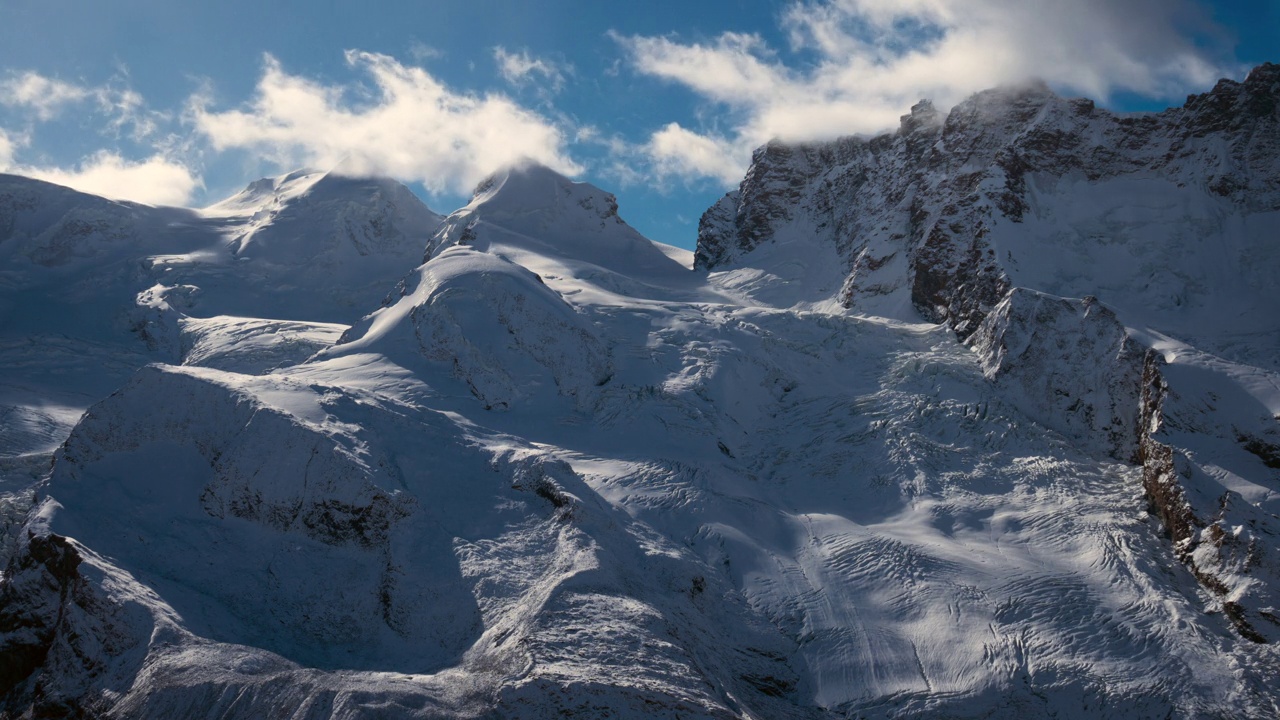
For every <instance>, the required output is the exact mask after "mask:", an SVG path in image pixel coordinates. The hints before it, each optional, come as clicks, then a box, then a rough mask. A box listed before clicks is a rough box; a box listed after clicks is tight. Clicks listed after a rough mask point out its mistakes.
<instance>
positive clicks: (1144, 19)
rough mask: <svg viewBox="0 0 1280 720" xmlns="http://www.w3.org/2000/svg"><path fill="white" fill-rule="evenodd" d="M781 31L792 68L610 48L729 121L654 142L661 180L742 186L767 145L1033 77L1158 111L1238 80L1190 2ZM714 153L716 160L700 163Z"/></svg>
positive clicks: (703, 48) (772, 62) (1067, 6)
mask: <svg viewBox="0 0 1280 720" xmlns="http://www.w3.org/2000/svg"><path fill="white" fill-rule="evenodd" d="M783 28H784V29H785V30H786V31H787V33H788V36H789V39H790V42H791V48H790V49H791V51H792V52H793V53H795V54H796V60H795V61H794V62H792V63H791V64H788V63H785V62H783V61H782V60H781V59H779V57H778V56H777V55H776V54H775V53H774V52H773V50H772V49H771V48H769V47H767V46H766V44H765V43H764V41H763V40H761V39H760V38H759V37H758V36H755V35H742V34H737V33H725V34H723V35H721V36H719V37H718V38H715V39H714V40H712V41H710V42H701V43H681V42H678V41H676V40H674V39H671V38H668V37H617V36H615V38H616V39H617V40H618V42H619V43H620V44H621V45H622V46H623V47H624V48H625V49H626V51H627V52H628V55H629V57H630V60H631V62H632V64H633V66H634V67H635V68H636V69H637V70H638V71H640V72H641V73H644V74H647V75H651V76H654V77H659V78H663V79H667V80H670V81H673V82H675V83H678V84H681V85H684V86H686V87H688V88H690V89H691V90H693V91H694V92H695V93H697V94H698V95H700V96H702V97H703V98H704V99H706V100H708V101H712V102H714V103H716V104H719V105H722V106H724V107H726V108H727V109H728V110H729V113H728V115H727V120H728V123H729V124H730V125H731V127H730V128H729V130H730V131H729V132H728V133H724V132H723V131H721V133H720V134H708V133H704V134H699V133H695V132H694V131H692V130H688V129H685V128H680V127H678V126H672V125H668V126H666V127H664V128H662V129H661V130H659V131H657V132H655V133H654V134H653V135H652V137H651V138H650V142H649V143H648V145H647V148H648V154H649V157H650V160H651V161H652V162H653V163H654V166H655V169H656V170H657V171H659V172H667V173H679V172H682V171H683V173H684V174H686V175H687V176H704V177H712V178H719V179H721V180H725V179H727V178H729V177H731V176H736V177H741V174H742V171H743V170H745V168H746V165H747V163H748V162H749V159H750V151H751V149H752V148H754V147H756V146H758V145H760V144H762V143H764V142H767V141H768V140H770V139H772V138H775V137H780V138H783V139H787V140H813V139H822V138H830V137H835V136H838V135H847V134H851V133H872V132H879V131H883V130H887V129H891V128H893V127H895V126H896V124H897V119H898V117H899V116H900V115H902V114H903V113H905V112H906V110H907V109H908V108H909V107H910V106H911V105H912V104H913V103H914V102H915V101H916V100H919V99H920V98H926V97H927V98H930V99H932V100H934V101H935V103H936V104H938V105H939V106H940V107H942V108H947V107H950V106H951V105H953V104H954V103H956V102H958V101H959V100H960V99H962V98H963V97H965V96H966V95H968V94H970V93H972V92H974V91H976V90H980V89H983V88H987V87H991V86H994V85H998V84H1002V83H1011V82H1018V81H1021V80H1025V79H1027V78H1031V77H1037V78H1041V79H1044V80H1046V81H1048V82H1050V83H1051V84H1054V85H1056V86H1058V87H1062V88H1064V89H1065V90H1066V91H1068V92H1075V93H1083V94H1087V95H1090V96H1093V97H1098V98H1101V99H1104V100H1105V99H1106V98H1107V97H1109V96H1110V95H1112V94H1114V93H1116V92H1118V91H1128V92H1134V93H1138V94H1141V95H1145V96H1149V97H1160V98H1164V97H1172V96H1176V95H1179V94H1182V93H1185V92H1187V91H1188V90H1193V89H1199V88H1207V87H1208V86H1210V85H1211V84H1212V82H1213V81H1214V80H1215V79H1216V78H1217V77H1219V76H1221V75H1222V74H1223V73H1224V72H1230V71H1232V70H1234V68H1225V69H1224V68H1223V67H1221V66H1220V65H1218V64H1216V63H1214V62H1213V61H1212V60H1211V59H1210V57H1209V55H1208V53H1207V52H1206V51H1205V50H1204V49H1203V46H1205V45H1212V44H1213V41H1214V38H1213V37H1212V35H1213V33H1214V32H1216V31H1215V30H1214V26H1213V25H1212V23H1211V22H1210V21H1209V19H1208V17H1207V16H1206V15H1204V13H1202V12H1201V11H1200V10H1199V9H1198V7H1197V6H1196V5H1195V4H1193V0H1126V1H1124V2H1116V1H1115V0H1073V1H1072V2H1060V1H1059V0H826V1H824V2H796V3H793V4H792V5H790V6H789V7H788V9H787V10H786V11H785V12H784V13H783ZM1197 36H1199V38H1197ZM1197 39H1199V40H1201V41H1204V40H1207V41H1208V42H1200V43H1197ZM718 120H719V121H720V122H722V123H723V122H725V120H726V118H725V117H720V118H718ZM715 148H718V149H719V152H720V153H721V155H720V157H719V159H713V158H712V157H711V156H710V155H709V154H708V153H711V152H713V150H714V149H715ZM680 152H687V153H689V156H688V157H687V158H684V159H681V158H679V157H678V153H680ZM726 164H731V165H733V166H734V167H736V168H737V172H736V173H734V174H733V175H731V174H730V173H728V172H727V171H726V170H725V167H726Z"/></svg>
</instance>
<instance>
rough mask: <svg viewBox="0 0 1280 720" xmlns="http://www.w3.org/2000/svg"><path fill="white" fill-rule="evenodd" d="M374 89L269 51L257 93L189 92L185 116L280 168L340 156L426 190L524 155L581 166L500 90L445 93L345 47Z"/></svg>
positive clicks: (217, 140) (413, 70) (453, 187)
mask: <svg viewBox="0 0 1280 720" xmlns="http://www.w3.org/2000/svg"><path fill="white" fill-rule="evenodd" d="M346 57H347V62H348V64H350V65H351V66H352V67H355V68H358V69H360V70H362V71H364V72H366V73H368V74H369V75H370V76H371V77H372V78H373V81H374V83H375V85H376V88H377V89H376V93H374V94H373V95H372V96H368V94H367V93H366V97H364V98H363V99H364V102H363V103H361V102H353V101H351V100H350V99H349V97H352V96H357V95H358V93H357V92H355V90H354V89H352V88H347V87H343V86H337V85H324V84H320V83H317V82H313V81H311V80H307V79H305V78H301V77H298V76H295V75H290V74H288V73H287V72H285V71H284V70H283V69H282V68H281V66H280V64H279V63H278V62H277V61H276V60H275V59H274V58H272V57H270V56H268V57H267V59H266V68H265V70H264V72H263V75H262V78H261V79H260V80H259V82H258V86H257V91H256V94H255V96H254V98H253V99H252V100H251V101H250V102H249V103H248V104H247V105H246V106H245V107H244V108H242V109H239V110H229V111H226V112H217V111H214V110H210V109H209V101H208V99H207V98H203V97H196V98H193V100H192V102H191V105H190V109H189V116H190V119H191V120H192V121H193V123H194V124H195V127H196V129H197V130H198V132H200V133H202V134H203V135H204V136H205V137H207V138H208V139H209V141H210V142H211V143H212V145H213V147H214V149H216V150H225V149H228V148H238V149H245V150H251V151H253V152H256V153H259V154H261V155H262V156H264V157H265V158H267V159H269V160H270V161H272V162H275V163H277V164H279V165H281V166H284V167H297V166H301V165H312V166H320V167H332V166H335V165H338V164H340V163H341V164H342V165H343V166H344V167H346V168H350V169H351V170H352V171H355V172H377V173H385V174H388V175H392V176H394V177H397V178H400V179H402V180H407V181H417V182H421V183H422V184H423V185H424V186H426V187H427V188H428V189H429V190H431V191H433V192H440V191H456V192H468V191H470V189H471V188H472V187H474V185H475V184H476V183H477V182H478V181H479V180H481V179H483V178H484V177H485V176H486V175H488V174H489V173H491V172H493V171H494V170H496V169H498V168H499V167H501V166H502V165H505V164H508V163H512V162H516V161H519V160H520V159H522V158H529V159H532V160H536V161H538V162H541V163H544V164H546V165H548V166H549V167H552V168H555V169H556V170H559V171H561V172H564V173H567V174H577V173H579V172H581V170H582V168H581V167H580V166H579V165H578V164H577V163H576V162H574V161H573V160H572V159H571V158H570V157H569V155H568V153H567V151H566V149H565V145H566V142H567V141H566V135H565V132H564V131H562V130H561V128H559V127H557V126H556V125H555V124H554V123H552V122H551V121H549V120H547V119H546V118H544V117H542V116H541V115H539V114H537V113H535V112H533V111H531V110H528V109H526V108H524V107H521V106H520V105H518V104H516V103H515V102H514V101H512V100H511V99H510V98H507V97H505V96H503V95H500V94H491V95H484V96H478V95H472V94H465V93H458V92H454V91H451V90H450V89H449V88H447V87H445V86H444V85H443V84H441V83H440V82H439V81H438V80H436V79H435V78H434V77H432V76H431V75H430V74H429V73H428V72H427V71H426V70H423V69H421V68H417V67H408V66H405V65H402V64H400V63H399V62H397V61H396V60H395V59H393V58H391V57H388V56H386V55H378V54H374V53H366V52H357V51H348V52H347V55H346Z"/></svg>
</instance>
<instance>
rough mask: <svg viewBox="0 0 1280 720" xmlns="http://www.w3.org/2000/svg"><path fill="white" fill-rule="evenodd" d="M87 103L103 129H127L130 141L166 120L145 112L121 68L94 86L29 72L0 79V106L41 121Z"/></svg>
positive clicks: (148, 132) (142, 135)
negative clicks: (102, 119)
mask: <svg viewBox="0 0 1280 720" xmlns="http://www.w3.org/2000/svg"><path fill="white" fill-rule="evenodd" d="M90 101H91V102H92V103H93V104H94V106H96V109H97V112H98V113H99V114H100V115H102V116H105V117H106V125H105V127H104V130H106V131H109V132H112V133H114V134H119V133H120V131H121V130H123V129H125V128H126V127H127V128H129V129H130V133H129V134H130V136H131V137H132V138H133V139H134V140H143V139H145V138H147V137H149V136H151V135H153V134H154V133H155V132H156V130H157V127H158V123H159V122H163V121H167V120H169V119H170V116H168V115H166V114H164V113H158V112H155V111H152V110H149V109H147V105H146V101H145V100H143V98H142V95H140V94H139V93H138V92H137V91H135V90H133V89H132V88H131V87H129V86H128V75H127V71H125V70H123V69H121V70H120V71H119V72H118V73H117V74H116V75H115V76H114V77H112V78H111V79H110V80H109V81H108V82H106V83H104V84H102V85H98V86H86V85H77V84H75V83H69V82H66V81H63V80H58V79H56V78H50V77H46V76H44V75H41V74H40V73H37V72H34V71H31V70H28V71H26V72H23V73H13V74H10V76H9V77H8V78H7V79H5V80H0V105H6V106H9V107H17V108H25V109H26V110H29V111H30V112H31V113H32V114H33V115H34V116H35V119H36V120H39V121H41V122H48V121H50V120H54V119H56V118H58V117H59V116H60V115H61V114H62V113H63V112H64V111H65V110H66V109H67V108H69V107H72V106H74V105H79V104H81V103H85V102H90Z"/></svg>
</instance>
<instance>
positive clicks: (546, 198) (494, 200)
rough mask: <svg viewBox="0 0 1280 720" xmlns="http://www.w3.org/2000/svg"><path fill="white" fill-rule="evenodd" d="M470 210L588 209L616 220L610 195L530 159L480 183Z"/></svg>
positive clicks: (615, 200)
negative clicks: (481, 208)
mask: <svg viewBox="0 0 1280 720" xmlns="http://www.w3.org/2000/svg"><path fill="white" fill-rule="evenodd" d="M471 207H473V208H480V207H483V208H485V209H486V210H490V211H498V212H502V213H528V212H540V213H545V212H559V211H566V210H567V211H570V212H572V210H573V209H574V208H578V209H582V210H588V211H590V212H591V213H592V214H593V215H598V216H599V217H601V218H609V217H616V216H617V214H618V201H617V199H616V198H615V197H614V196H613V194H612V193H608V192H605V191H604V190H601V189H600V188H598V187H596V186H594V185H592V184H590V183H586V182H577V181H574V180H570V179H569V178H567V177H565V176H564V175H561V174H560V173H559V172H556V171H555V170H553V169H551V168H549V167H547V166H546V165H543V164H542V163H539V162H536V161H533V160H522V161H520V162H517V163H513V164H511V165H508V166H506V167H504V168H502V169H501V170H498V171H497V172H495V173H493V174H492V175H490V176H489V177H487V178H485V179H484V180H482V181H481V182H480V183H479V184H478V185H477V186H476V189H475V194H474V195H473V196H472V199H471Z"/></svg>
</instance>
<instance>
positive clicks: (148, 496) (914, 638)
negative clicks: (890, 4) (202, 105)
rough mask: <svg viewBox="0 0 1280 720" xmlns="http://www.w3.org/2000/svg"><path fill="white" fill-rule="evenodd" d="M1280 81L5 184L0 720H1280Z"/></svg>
mask: <svg viewBox="0 0 1280 720" xmlns="http://www.w3.org/2000/svg"><path fill="white" fill-rule="evenodd" d="M1277 228H1280V66H1277V65H1271V64H1268V65H1263V66H1260V67H1258V68H1256V69H1254V70H1253V71H1252V72H1251V73H1250V74H1249V75H1248V77H1247V78H1246V79H1245V80H1244V81H1243V82H1234V81H1230V80H1223V81H1221V82H1220V83H1218V85H1217V86H1216V87H1214V88H1213V89H1212V90H1211V91H1209V92H1207V93H1205V94H1202V95H1194V96H1191V97H1189V98H1188V99H1187V102H1186V103H1185V105H1184V106H1183V107H1180V108H1171V109H1169V110H1166V111H1164V112H1161V113H1146V114H1123V115H1122V114H1116V113H1113V112H1110V111H1108V110H1105V109H1102V108H1099V107H1097V106H1095V105H1094V103H1092V102H1091V101H1088V100H1085V99H1078V98H1077V99H1068V98H1062V97H1059V96H1058V95H1056V94H1055V93H1054V92H1052V91H1051V90H1050V89H1049V88H1048V87H1046V86H1044V85H1042V84H1036V83H1028V84H1024V85H1019V86H1008V87H1001V88H997V89H993V90H989V91H985V92H981V93H978V94H976V95H974V96H972V97H970V98H968V99H967V100H965V101H964V102H962V103H960V104H959V105H957V106H956V107H955V108H953V109H951V110H950V111H949V112H947V113H942V112H939V111H938V110H937V109H936V108H935V107H934V106H933V105H932V104H930V103H928V102H927V101H922V102H921V103H919V104H917V105H916V106H915V107H913V108H911V110H910V113H909V114H907V115H905V116H903V118H902V121H901V126H900V128H899V129H898V130H897V131H896V132H893V133H890V134H886V135H883V136H879V137H875V138H862V137H849V138H842V139H839V140H835V141H831V142H822V143H810V144H788V143H783V142H772V143H770V144H768V145H766V146H764V147H762V148H760V149H759V150H758V151H757V152H756V153H755V155H754V158H753V161H752V164H751V167H750V169H749V170H748V172H747V174H746V176H745V178H744V179H743V181H742V183H741V185H740V186H739V188H738V189H736V190H734V191H732V192H730V193H729V194H727V195H726V196H725V197H724V198H723V199H721V200H720V201H719V202H717V203H716V204H715V205H714V206H712V207H711V208H710V209H709V210H708V211H707V212H706V214H705V215H704V216H703V218H702V220H701V223H700V225H699V231H698V238H697V245H696V250H695V251H694V252H692V253H690V252H688V251H685V250H681V249H678V248H673V247H669V246H665V245H661V244H658V243H654V242H652V241H650V240H648V239H646V238H645V237H643V236H642V235H641V234H640V233H638V232H636V231H635V230H634V229H632V228H631V227H630V226H629V225H628V224H627V223H626V222H625V221H623V220H622V218H621V216H620V215H619V208H618V206H617V202H616V201H615V199H614V197H613V196H612V195H610V194H609V193H607V192H605V191H603V190H600V189H599V188H596V187H594V186H592V185H590V184H587V183H582V182H574V181H572V180H570V179H568V178H565V177H563V176H561V175H559V174H557V173H556V172H554V171H552V170H550V169H547V168H545V167H542V166H539V165H537V164H534V163H526V164H519V165H515V166H511V167H508V168H505V169H503V170H501V171H499V172H497V173H495V174H494V175H492V176H491V177H490V178H488V179H487V180H485V181H484V182H482V183H481V184H480V185H479V186H478V187H477V188H476V190H475V193H474V196H473V198H472V200H471V202H470V203H469V204H468V205H466V206H465V207H463V208H461V209H459V210H457V211H455V212H453V213H451V214H449V215H448V216H441V215H439V214H437V213H435V212H433V211H432V210H430V209H428V208H427V207H426V206H425V205H423V203H422V202H421V201H420V200H418V198H417V197H416V196H415V195H414V194H413V193H411V192H410V191H409V190H408V189H407V188H405V187H404V186H402V185H400V184H399V183H397V182H396V181H394V180H390V179H386V178H369V177H359V176H353V175H352V174H351V173H349V172H346V171H344V168H342V167H339V168H335V169H331V170H328V171H311V170H303V171H298V172H294V173H290V174H288V175H284V176H281V177H278V178H268V179H263V180H259V181H256V182H254V183H252V184H251V185H249V186H248V187H247V188H246V189H245V190H244V191H243V192H241V193H239V194H237V195H236V196H234V197H232V198H229V199H227V200H225V201H223V202H221V203H218V204H216V205H213V206H211V207H208V208H203V209H199V210H194V209H182V208H163V207H159V208H158V207H150V206H145V205H138V204H133V203H126V202H115V201H111V200H107V199H104V198H100V197H95V196H90V195H85V194H82V193H78V192H76V191H73V190H70V189H68V188H63V187H59V186H56V185H51V184H47V183H43V182H40V181H37V180H33V179H29V178H24V177H18V176H12V175H0V268H2V269H0V368H2V369H3V372H0V420H2V421H3V423H2V425H0V531H2V532H0V565H3V567H4V571H3V576H2V577H0V717H14V718H18V717H127V718H173V717H218V718H262V717H287V718H297V719H303V718H373V717H379V718H382V717H406V718H419V717H432V718H434V717H448V718H468V717H510V718H520V717H528V718H540V717H548V716H555V715H562V716H582V717H619V718H627V717H645V718H649V717H656V718H677V717H679V718H694V717H698V718H702V717H706V718H731V717H740V718H813V719H818V718H854V717H857V718H873V717H885V718H888V717H918V716H927V717H955V718H980V717H981V718H992V717H996V718H1027V717H1055V718H1103V717H1106V718H1111V717H1114V718H1133V717H1161V718H1163V717H1179V718H1201V717H1205V718H1208V717H1233V718H1235V717H1246V718H1270V717H1275V716H1277V715H1280V688H1278V687H1277V684H1276V680H1275V678H1276V677H1280V654H1278V651H1277V649H1276V643H1277V641H1280V360H1277V358H1280V312H1278V311H1280V283H1277V282H1276V281H1275V277H1276V275H1277V273H1278V272H1280V238H1278V237H1277Z"/></svg>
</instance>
